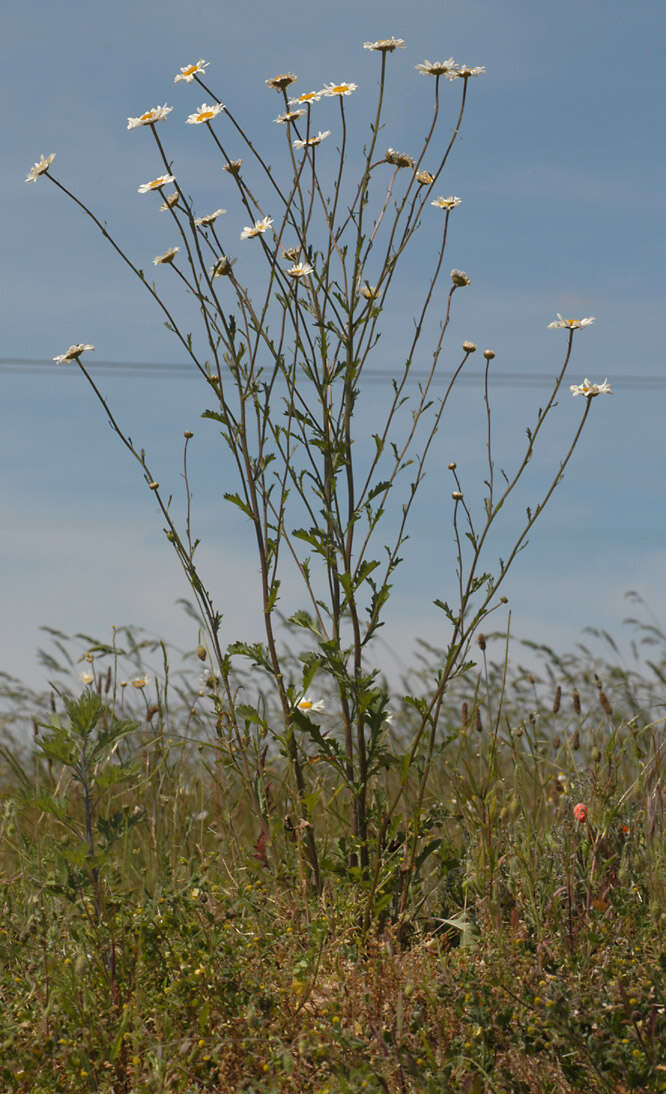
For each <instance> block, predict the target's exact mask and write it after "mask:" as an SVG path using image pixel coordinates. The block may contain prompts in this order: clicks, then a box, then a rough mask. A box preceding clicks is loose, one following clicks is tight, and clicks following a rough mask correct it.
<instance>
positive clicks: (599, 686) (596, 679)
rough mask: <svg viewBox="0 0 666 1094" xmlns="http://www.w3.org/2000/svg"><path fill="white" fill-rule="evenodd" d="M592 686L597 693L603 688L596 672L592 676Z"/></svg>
mask: <svg viewBox="0 0 666 1094" xmlns="http://www.w3.org/2000/svg"><path fill="white" fill-rule="evenodd" d="M594 686H595V688H597V690H598V691H601V689H602V687H603V684H602V683H601V680H600V679H599V677H598V676H597V674H596V672H595V674H594Z"/></svg>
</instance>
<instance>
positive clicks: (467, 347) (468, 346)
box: [462, 342, 476, 353]
mask: <svg viewBox="0 0 666 1094" xmlns="http://www.w3.org/2000/svg"><path fill="white" fill-rule="evenodd" d="M462 348H463V349H464V351H465V353H476V342H463V347H462Z"/></svg>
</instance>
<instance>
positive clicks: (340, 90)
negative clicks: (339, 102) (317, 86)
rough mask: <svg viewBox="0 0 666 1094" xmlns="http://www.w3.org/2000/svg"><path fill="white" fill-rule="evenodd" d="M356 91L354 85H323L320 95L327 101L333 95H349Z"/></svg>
mask: <svg viewBox="0 0 666 1094" xmlns="http://www.w3.org/2000/svg"><path fill="white" fill-rule="evenodd" d="M356 90H357V85H356V84H324V86H323V87H322V89H321V93H322V95H325V96H326V98H327V99H330V98H332V97H333V96H334V95H351V93H352V91H356Z"/></svg>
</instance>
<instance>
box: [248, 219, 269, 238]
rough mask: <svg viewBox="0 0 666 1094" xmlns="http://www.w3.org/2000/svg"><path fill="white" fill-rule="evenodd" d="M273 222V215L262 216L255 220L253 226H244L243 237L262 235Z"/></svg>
mask: <svg viewBox="0 0 666 1094" xmlns="http://www.w3.org/2000/svg"><path fill="white" fill-rule="evenodd" d="M272 223H273V218H272V217H262V219H261V220H255V222H254V224H253V226H252V227H251V228H243V231H242V232H241V239H253V238H254V236H258V235H262V234H263V233H264V232H267V231H268V229H269V228H270V227H271V225H272Z"/></svg>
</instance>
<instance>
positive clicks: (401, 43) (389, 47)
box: [363, 38, 407, 53]
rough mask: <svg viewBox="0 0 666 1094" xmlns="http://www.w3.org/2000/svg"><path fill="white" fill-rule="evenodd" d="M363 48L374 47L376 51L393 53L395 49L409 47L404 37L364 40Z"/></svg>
mask: <svg viewBox="0 0 666 1094" xmlns="http://www.w3.org/2000/svg"><path fill="white" fill-rule="evenodd" d="M363 49H373V50H375V52H376V53H393V50H394V49H407V46H406V45H405V40H404V38H380V39H379V41H377V42H364V43H363Z"/></svg>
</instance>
